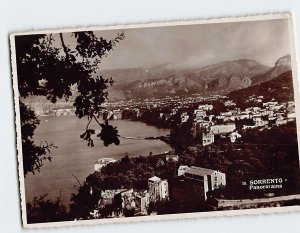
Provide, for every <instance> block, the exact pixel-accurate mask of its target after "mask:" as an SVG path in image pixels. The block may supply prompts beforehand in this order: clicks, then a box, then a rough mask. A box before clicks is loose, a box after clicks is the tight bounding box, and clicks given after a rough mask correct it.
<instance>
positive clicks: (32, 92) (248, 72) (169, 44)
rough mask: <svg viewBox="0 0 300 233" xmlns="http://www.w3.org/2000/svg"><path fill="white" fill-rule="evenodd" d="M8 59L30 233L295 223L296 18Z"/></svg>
mask: <svg viewBox="0 0 300 233" xmlns="http://www.w3.org/2000/svg"><path fill="white" fill-rule="evenodd" d="M10 45H11V58H12V72H13V88H14V101H15V112H16V122H15V124H16V136H17V139H16V141H17V151H18V163H19V167H18V172H19V181H20V196H21V206H22V220H23V225H24V227H35V226H37V227H43V226H60V223H61V225H75V224H85V223H87V224H99V223H100V224H101V223H118V222H134V221H147V220H159V219H178V218H191V217H203V216H226V215H235V214H238V215H240V214H246V213H247V214H249V213H252V214H255V213H263V212H266V213H267V212H269V213H273V212H284V211H291V210H300V208H299V205H300V168H299V145H298V140H297V138H298V132H297V121H298V120H299V119H298V118H299V117H298V114H299V110H298V106H299V102H298V101H299V97H298V95H299V94H298V82H297V73H296V61H295V48H294V34H293V24H292V15H291V14H290V13H286V14H272V15H262V16H248V17H240V18H226V19H212V20H196V21H180V22H168V23H150V24H140V25H139V24H136V25H125V26H110V27H91V28H78V29H76V28H73V29H60V30H48V31H32V32H27V33H15V34H12V35H11V36H10ZM260 211H261V212H260Z"/></svg>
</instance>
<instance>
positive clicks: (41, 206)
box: [26, 195, 71, 223]
mask: <svg viewBox="0 0 300 233" xmlns="http://www.w3.org/2000/svg"><path fill="white" fill-rule="evenodd" d="M46 197H47V195H44V196H41V197H39V198H38V197H35V198H34V199H33V201H32V203H28V204H27V205H26V210H27V222H28V223H44V222H59V221H68V220H71V219H70V216H69V215H68V213H67V210H66V207H65V206H63V205H62V204H61V201H60V198H59V197H58V198H57V199H56V200H55V201H52V200H49V199H46Z"/></svg>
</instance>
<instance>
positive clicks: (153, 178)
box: [149, 176, 161, 182]
mask: <svg viewBox="0 0 300 233" xmlns="http://www.w3.org/2000/svg"><path fill="white" fill-rule="evenodd" d="M149 181H152V182H159V181H161V179H160V178H159V177H157V176H152V177H151V178H149Z"/></svg>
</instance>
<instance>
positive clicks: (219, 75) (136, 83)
mask: <svg viewBox="0 0 300 233" xmlns="http://www.w3.org/2000/svg"><path fill="white" fill-rule="evenodd" d="M269 70H270V68H269V67H266V66H263V65H262V64H260V63H258V62H256V61H254V60H249V59H240V60H235V61H226V62H221V63H218V64H214V65H209V66H205V67H202V68H198V69H185V70H178V69H174V67H173V66H172V65H170V64H163V65H161V66H156V67H152V68H132V69H117V70H108V71H102V72H101V73H99V74H101V75H103V76H104V77H113V79H114V80H115V81H116V84H115V86H114V87H113V88H112V89H111V90H110V92H109V93H110V96H109V98H110V100H121V99H130V98H132V97H139V98H147V97H152V96H156V97H161V96H166V95H169V96H172V95H179V96H180V95H190V94H194V93H199V94H211V93H219V94H226V93H228V92H230V91H233V90H237V89H241V88H245V87H248V86H250V85H252V83H253V80H252V79H253V78H254V77H257V76H259V75H262V74H264V73H266V72H267V71H269ZM261 81H264V80H262V79H261V80H260V82H261Z"/></svg>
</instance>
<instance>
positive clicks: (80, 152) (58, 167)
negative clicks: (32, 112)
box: [25, 116, 171, 205]
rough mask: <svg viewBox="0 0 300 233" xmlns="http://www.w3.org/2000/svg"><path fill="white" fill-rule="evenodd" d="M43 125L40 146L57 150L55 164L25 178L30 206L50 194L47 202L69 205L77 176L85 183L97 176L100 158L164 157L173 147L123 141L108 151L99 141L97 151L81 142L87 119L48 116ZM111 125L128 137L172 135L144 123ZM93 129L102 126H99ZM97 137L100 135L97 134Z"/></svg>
mask: <svg viewBox="0 0 300 233" xmlns="http://www.w3.org/2000/svg"><path fill="white" fill-rule="evenodd" d="M40 120H41V123H40V125H39V126H38V128H37V130H36V133H35V135H34V140H35V142H36V144H39V143H40V142H44V141H47V142H48V143H53V144H54V145H55V146H57V148H53V149H52V150H51V155H53V158H52V161H51V162H48V161H46V162H45V163H44V165H43V167H42V168H41V170H40V172H36V173H35V174H28V175H27V176H26V178H25V195H26V202H31V201H32V200H33V198H34V197H40V196H42V195H45V194H47V195H48V196H47V198H49V199H52V200H54V199H56V198H57V197H60V198H61V201H62V203H63V204H65V205H68V203H69V200H70V197H71V193H76V192H77V190H78V187H79V184H78V182H77V181H76V179H75V178H74V176H73V175H72V174H74V175H75V176H76V177H77V178H78V179H79V180H80V182H81V183H83V182H84V181H85V179H86V177H87V176H88V175H89V174H91V173H93V172H94V164H95V162H96V161H97V160H98V159H99V158H107V157H108V158H115V159H120V158H122V157H123V156H124V154H125V153H128V154H129V156H130V157H135V156H140V155H141V156H147V155H149V153H150V152H152V153H154V154H156V153H162V152H165V151H169V150H171V148H170V146H169V145H168V144H166V143H164V142H162V141H160V140H132V139H124V138H120V141H121V143H120V145H114V144H113V145H110V146H108V147H105V146H104V145H103V142H102V141H101V140H100V139H99V138H96V139H95V141H94V144H95V147H88V146H87V143H86V141H84V140H83V139H81V138H80V134H82V133H83V132H84V131H85V127H86V124H87V119H78V118H77V117H75V116H61V117H57V116H46V117H40ZM110 124H112V125H114V126H116V127H117V128H118V130H119V134H120V135H121V136H124V137H148V136H161V135H167V134H169V130H168V129H158V128H156V127H154V126H149V125H146V124H145V123H142V122H134V121H128V120H113V121H110ZM90 127H91V128H94V129H98V132H100V126H98V125H97V124H96V123H95V122H92V123H91V125H90ZM96 133H97V131H96Z"/></svg>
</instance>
